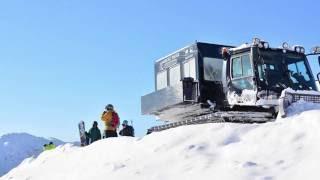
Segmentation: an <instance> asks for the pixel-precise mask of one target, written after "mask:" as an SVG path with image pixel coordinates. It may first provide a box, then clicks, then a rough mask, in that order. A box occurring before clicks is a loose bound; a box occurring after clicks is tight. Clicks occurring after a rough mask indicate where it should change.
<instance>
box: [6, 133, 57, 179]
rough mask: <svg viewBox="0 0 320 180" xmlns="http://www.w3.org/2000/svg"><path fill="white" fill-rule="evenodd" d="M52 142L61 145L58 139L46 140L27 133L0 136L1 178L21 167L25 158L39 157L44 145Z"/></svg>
mask: <svg viewBox="0 0 320 180" xmlns="http://www.w3.org/2000/svg"><path fill="white" fill-rule="evenodd" d="M50 141H52V142H54V143H55V144H57V145H59V144H62V143H63V142H62V141H60V140H58V139H53V138H51V139H45V138H40V137H35V136H32V135H30V134H27V133H12V134H6V135H3V136H0V176H2V175H4V174H5V173H7V172H8V171H9V170H11V169H12V168H14V167H16V166H17V165H19V164H20V163H21V162H22V161H23V160H24V159H25V158H28V157H30V156H38V155H39V154H40V153H41V152H42V147H43V144H46V143H49V142H50Z"/></svg>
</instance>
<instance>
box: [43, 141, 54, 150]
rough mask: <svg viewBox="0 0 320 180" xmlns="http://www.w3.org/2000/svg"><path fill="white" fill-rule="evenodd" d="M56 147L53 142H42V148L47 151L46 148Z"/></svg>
mask: <svg viewBox="0 0 320 180" xmlns="http://www.w3.org/2000/svg"><path fill="white" fill-rule="evenodd" d="M54 148H56V145H54V144H53V142H50V143H49V144H44V145H43V150H44V151H47V150H52V149H54Z"/></svg>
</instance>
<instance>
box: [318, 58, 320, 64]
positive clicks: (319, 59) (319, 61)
mask: <svg viewBox="0 0 320 180" xmlns="http://www.w3.org/2000/svg"><path fill="white" fill-rule="evenodd" d="M318 63H319V66H320V56H318Z"/></svg>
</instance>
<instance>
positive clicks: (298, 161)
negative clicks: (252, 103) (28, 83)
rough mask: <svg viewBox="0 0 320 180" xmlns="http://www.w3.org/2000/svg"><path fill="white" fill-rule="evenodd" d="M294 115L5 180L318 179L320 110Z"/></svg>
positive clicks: (126, 141)
mask: <svg viewBox="0 0 320 180" xmlns="http://www.w3.org/2000/svg"><path fill="white" fill-rule="evenodd" d="M308 106H309V105H306V104H303V103H301V104H299V103H297V104H296V108H297V107H300V108H306V109H308V108H307V107H308ZM310 107H311V106H310ZM292 112H294V113H292V114H291V116H290V117H288V118H285V119H278V120H277V121H275V122H270V123H265V124H231V123H221V124H203V125H193V126H184V127H179V128H174V129H169V130H166V131H162V132H158V133H153V134H150V135H148V136H145V137H143V138H130V137H119V138H110V139H104V140H100V141H98V142H95V143H93V144H92V145H90V146H87V147H84V148H81V147H74V146H72V145H70V144H67V145H64V146H60V147H58V148H57V149H56V150H53V151H48V152H43V153H42V154H40V155H39V157H38V158H36V159H27V160H25V161H24V162H23V163H22V164H21V165H20V166H19V167H17V168H15V169H13V170H12V171H11V172H9V173H8V174H7V175H5V176H3V177H2V178H0V180H9V179H10V180H22V179H28V180H43V179H46V180H51V179H52V180H57V179H59V180H89V179H95V180H100V179H101V180H103V179H117V180H121V179H123V180H127V179H130V180H143V179H146V180H164V179H165V180H171V179H172V180H177V179H185V180H191V179H201V180H206V179H208V180H209V179H210V180H212V179H230V180H235V179H239V180H250V179H262V180H273V179H290V180H301V179H317V178H318V177H319V172H320V166H319V161H320V153H319V152H320V131H319V129H320V110H319V109H317V110H310V111H305V112H298V110H297V109H294V110H292Z"/></svg>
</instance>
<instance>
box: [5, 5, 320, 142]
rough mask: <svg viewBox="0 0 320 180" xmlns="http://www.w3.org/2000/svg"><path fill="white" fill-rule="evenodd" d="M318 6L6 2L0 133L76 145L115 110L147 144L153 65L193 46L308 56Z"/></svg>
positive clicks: (319, 25)
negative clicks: (298, 50) (293, 47)
mask: <svg viewBox="0 0 320 180" xmlns="http://www.w3.org/2000/svg"><path fill="white" fill-rule="evenodd" d="M319 7H320V3H319V2H317V1H308V0H307V1H282V2H280V1H275V0H269V1H267V2H264V1H256V0H255V1H234V2H233V1H209V0H198V1H171V0H170V1H169V0H162V1H152V0H151V1H150V0H141V1H140V0H137V1H107V0H100V1H98V0H91V1H84V0H83V1H75V0H67V1H66V0H55V1H43V0H37V1H36V0H28V1H26V0H25V1H23V0H21V1H17V0H11V1H2V2H0V123H1V124H0V135H1V134H5V133H9V132H28V133H32V134H35V135H38V136H44V137H57V138H60V139H62V140H66V141H74V140H78V139H79V137H78V129H77V123H78V122H79V121H80V120H84V121H85V122H86V123H87V127H88V125H90V126H91V123H92V121H94V120H97V121H99V123H100V120H99V117H100V113H101V111H102V110H103V108H104V106H105V105H106V104H107V103H112V104H114V105H115V106H116V109H117V110H118V112H119V114H120V117H121V119H129V120H133V121H134V125H135V128H136V131H137V134H138V135H140V136H141V135H143V134H144V133H145V132H146V129H147V128H148V127H150V126H152V125H154V124H155V119H154V118H152V117H144V116H141V115H140V96H141V95H144V94H147V93H149V92H152V91H153V90H154V78H153V77H154V76H153V63H154V60H156V59H157V58H159V57H162V56H164V55H166V54H168V53H170V52H172V51H174V50H176V49H178V48H181V47H184V46H185V45H188V44H190V43H193V42H194V41H195V40H198V41H205V42H215V43H220V44H231V45H240V44H241V43H244V42H248V41H251V39H252V37H255V36H256V37H261V38H263V39H265V40H267V41H269V42H270V44H271V46H275V47H277V46H279V45H280V44H281V43H282V42H283V41H288V42H289V44H300V45H303V46H305V47H306V49H307V50H309V49H310V48H311V47H312V46H313V45H319V44H320V34H319V32H320V31H319V29H320V21H319ZM313 66H314V67H315V66H317V67H315V68H314V70H316V71H319V69H318V65H317V64H316V63H313ZM100 127H101V128H103V126H102V124H101V123H100Z"/></svg>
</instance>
